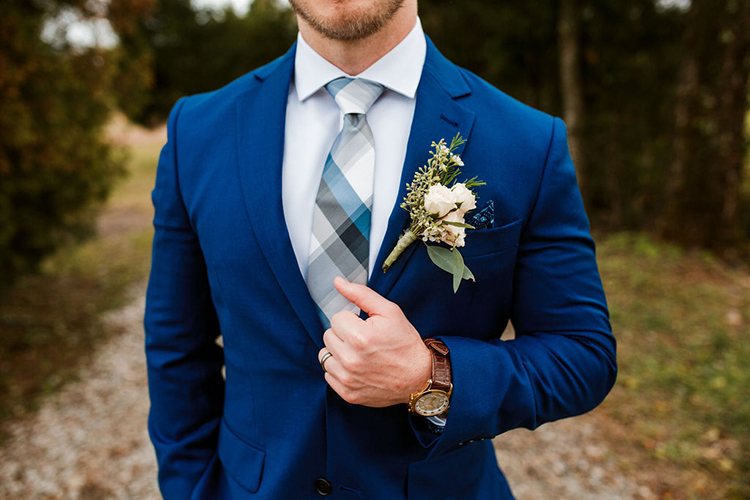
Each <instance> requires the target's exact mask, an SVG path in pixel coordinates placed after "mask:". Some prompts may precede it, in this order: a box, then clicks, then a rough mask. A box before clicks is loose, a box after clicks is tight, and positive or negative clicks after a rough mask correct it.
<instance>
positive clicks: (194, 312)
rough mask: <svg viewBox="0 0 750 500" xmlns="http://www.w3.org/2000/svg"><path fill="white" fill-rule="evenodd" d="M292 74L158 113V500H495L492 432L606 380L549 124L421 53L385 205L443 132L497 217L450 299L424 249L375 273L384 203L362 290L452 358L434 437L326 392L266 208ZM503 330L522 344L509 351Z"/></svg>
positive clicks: (595, 277) (585, 396)
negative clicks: (445, 406) (443, 418)
mask: <svg viewBox="0 0 750 500" xmlns="http://www.w3.org/2000/svg"><path fill="white" fill-rule="evenodd" d="M293 67H294V48H292V50H291V51H290V52H289V53H288V54H286V55H285V56H283V57H282V58H280V59H278V60H276V61H274V62H273V63H271V64H269V65H267V66H265V67H263V68H260V69H258V70H257V71H254V72H252V73H250V74H248V75H245V76H244V77H242V78H240V79H239V80H237V81H235V82H233V83H231V84H230V85H228V86H227V87H225V88H223V89H221V90H218V91H216V92H212V93H208V94H203V95H197V96H193V97H189V98H186V99H182V100H180V101H179V102H178V103H177V105H176V106H175V108H174V110H173V112H172V114H171V117H170V119H169V139H168V142H167V145H166V146H165V147H164V150H163V151H162V154H161V158H160V160H159V168H158V173H157V178H156V188H155V189H154V192H153V201H154V206H155V208H156V215H155V219H154V226H155V228H156V234H155V239H154V248H153V264H152V271H151V279H150V281H149V287H148V297H147V308H146V318H145V326H146V335H147V336H146V354H147V359H148V375H149V389H150V393H151V404H152V407H151V414H150V418H149V431H150V434H151V438H152V440H153V443H154V446H155V448H156V453H157V457H158V462H159V482H160V486H161V489H162V492H163V494H164V496H165V497H166V498H168V499H173V498H175V499H177V498H248V499H249V498H253V499H255V498H257V499H273V500H279V499H282V500H283V499H306V498H318V494H317V493H316V491H315V486H314V485H315V480H316V479H317V478H321V477H324V478H327V479H328V480H329V481H330V483H331V484H332V485H333V493H332V495H333V497H334V498H341V499H344V498H371V499H398V498H408V499H409V500H416V499H425V500H436V499H462V500H467V499H490V498H492V499H495V498H512V497H511V494H510V491H509V490H508V486H507V484H506V482H505V480H504V478H503V476H502V474H501V473H500V471H499V470H498V468H497V465H496V461H495V454H494V452H493V448H492V442H491V441H489V440H487V439H488V438H491V437H493V436H496V435H498V434H501V433H503V432H505V431H507V430H509V429H514V428H516V427H526V428H530V429H533V428H535V427H537V426H538V425H540V424H543V423H544V422H548V421H551V420H556V419H560V418H563V417H568V416H571V415H576V414H580V413H583V412H586V411H588V410H590V409H592V408H594V407H595V406H596V405H597V404H599V402H601V401H602V399H603V398H604V397H605V395H606V394H607V392H608V391H609V389H610V388H611V387H612V385H613V383H614V380H615V374H616V361H615V341H614V338H613V337H612V334H611V329H610V325H609V321H608V312H607V307H606V302H605V297H604V293H603V291H602V286H601V282H600V279H599V274H598V271H597V266H596V261H595V255H594V244H593V241H592V239H591V237H590V236H589V227H588V221H587V218H586V214H585V212H584V209H583V204H582V202H581V197H580V194H579V191H578V187H577V184H576V178H575V172H574V169H573V165H572V163H571V160H570V156H569V153H568V148H567V142H566V133H565V126H564V125H563V123H562V121H560V120H559V119H554V118H552V117H550V116H547V115H545V114H543V113H541V112H538V111H535V110H533V109H531V108H528V107H526V106H524V105H522V104H520V103H519V102H517V101H515V100H513V99H511V98H509V97H508V96H506V95H505V94H503V93H501V92H500V91H498V90H496V89H495V88H494V87H492V86H490V85H488V84H487V83H485V82H484V81H482V80H481V79H479V78H478V77H476V76H475V75H473V74H471V73H469V72H467V71H465V70H463V69H460V68H458V67H456V66H455V65H453V64H452V63H450V62H449V61H447V60H446V59H445V58H443V56H441V55H440V53H439V52H438V51H437V50H436V49H435V47H434V46H433V45H432V43H431V42H429V41H428V50H427V59H426V63H425V67H424V72H423V74H422V79H421V82H420V84H419V90H418V92H417V105H416V111H415V115H414V121H413V126H412V130H411V135H410V137H409V145H408V151H407V154H406V161H405V164H404V168H403V173H402V178H401V181H400V185H401V193H400V195H399V197H398V200H399V202H400V200H401V199H402V198H403V196H404V194H405V184H406V183H407V182H409V181H411V179H412V177H413V174H414V171H415V170H416V169H417V168H419V167H420V166H422V165H424V164H425V163H426V161H427V159H428V152H429V150H430V145H431V143H432V141H438V140H439V139H441V138H445V139H446V140H450V138H452V137H453V136H454V135H456V133H457V132H460V133H461V135H463V136H464V137H465V138H467V139H468V142H467V143H466V145H465V147H464V148H463V149H462V151H461V154H462V157H463V160H464V162H465V164H466V166H465V167H464V168H463V173H464V174H465V175H466V177H473V176H477V177H478V178H480V179H482V180H484V181H486V183H487V185H486V186H482V187H480V188H478V194H479V197H480V199H479V201H478V206H479V208H481V207H483V206H485V205H486V204H487V203H489V202H490V201H492V202H493V204H494V224H493V225H492V227H490V228H485V229H480V230H475V231H472V232H470V233H469V234H467V237H466V247H465V248H463V249H462V250H461V252H462V254H463V256H464V258H465V261H466V264H467V265H468V267H469V268H470V269H471V270H472V271H473V273H474V275H475V276H476V278H477V281H476V283H472V282H467V281H465V282H464V283H463V284H462V285H461V287H460V289H459V291H458V293H457V294H455V295H454V294H453V290H452V286H451V276H450V275H449V274H447V273H445V272H443V271H441V270H440V269H438V268H437V267H436V266H435V265H434V264H432V263H431V262H430V260H429V258H428V256H427V253H426V251H425V247H424V245H421V244H414V245H412V246H411V247H409V249H408V250H407V251H406V252H405V253H404V254H403V255H402V256H401V257H400V258H399V259H398V260H397V261H396V263H395V264H394V266H393V267H392V268H391V269H390V270H389V271H388V272H387V273H383V272H382V271H380V268H381V266H382V262H383V260H384V258H385V256H386V255H387V253H388V252H389V251H390V250H391V248H393V245H394V244H395V242H396V240H397V238H398V237H399V235H400V233H401V232H402V231H403V230H404V229H405V228H406V226H407V224H408V214H407V212H406V211H405V210H403V209H400V208H398V206H395V207H394V208H393V211H392V214H391V216H390V219H389V222H388V229H387V233H386V236H385V239H384V242H383V245H382V248H381V250H380V253H379V255H378V256H377V264H376V266H375V269H376V271H375V272H374V273H373V275H372V277H371V279H370V282H369V286H370V287H372V288H373V289H374V290H376V291H377V292H378V293H380V294H381V295H383V296H385V297H386V298H388V299H389V300H391V301H394V302H396V303H397V304H399V305H400V306H401V308H402V310H403V311H404V313H405V314H406V316H407V317H408V318H409V320H410V321H411V322H412V323H413V324H414V325H415V327H416V328H417V330H418V331H419V332H420V333H421V335H422V336H423V337H425V338H428V337H439V338H441V339H442V340H443V341H444V342H445V343H446V344H447V345H448V347H449V348H450V352H451V360H452V365H453V382H454V391H453V396H452V401H451V409H450V415H449V418H448V423H447V426H446V427H445V431H444V433H443V434H442V435H441V436H439V437H437V436H435V435H433V434H430V433H425V432H424V431H422V430H421V427H420V425H421V424H422V422H421V421H420V420H418V419H416V418H413V419H412V418H410V417H409V416H408V414H407V409H406V407H405V405H399V406H393V407H389V408H383V409H373V408H366V407H362V406H355V405H350V404H348V403H346V402H344V401H343V400H342V399H341V398H339V397H338V395H336V394H335V393H334V392H333V391H331V390H330V389H329V388H328V387H327V385H326V383H325V381H324V378H323V371H322V370H321V368H320V365H319V363H318V358H317V354H318V350H319V349H320V348H321V347H322V345H323V344H322V335H323V329H322V327H321V324H320V322H319V320H318V317H317V315H316V312H315V306H314V304H313V301H312V299H311V298H310V295H309V294H308V291H307V288H306V286H305V282H304V279H303V277H302V276H301V275H300V272H299V269H298V267H297V261H296V259H295V256H294V252H293V250H292V245H291V243H290V240H289V236H288V233H287V229H286V224H285V222H284V218H283V212H282V203H281V165H282V153H283V147H284V122H285V107H286V102H287V94H288V91H289V85H290V81H291V78H292V72H293ZM509 319H510V320H511V321H512V323H513V325H514V327H515V331H516V335H517V338H516V339H515V340H512V341H507V342H504V341H501V340H499V336H500V334H501V333H502V332H503V330H504V328H505V326H506V324H507V322H508V320H509ZM220 334H221V335H222V336H223V343H224V348H223V349H221V348H219V347H218V346H217V345H216V343H215V340H216V338H217V336H218V335H220ZM222 365H225V366H226V382H225V381H224V378H223V377H222V372H221V370H222Z"/></svg>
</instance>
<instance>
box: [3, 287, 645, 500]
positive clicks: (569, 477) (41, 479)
mask: <svg viewBox="0 0 750 500" xmlns="http://www.w3.org/2000/svg"><path fill="white" fill-rule="evenodd" d="M143 288H144V287H143V285H141V286H139V287H138V288H137V290H135V293H134V296H135V297H136V298H135V300H133V302H132V303H130V304H129V305H127V306H126V307H124V308H122V309H120V310H118V311H115V312H112V313H110V314H108V315H107V316H106V317H105V321H106V323H107V324H108V327H110V328H113V329H116V330H121V331H122V333H121V334H119V335H116V336H114V337H113V338H112V339H111V340H110V341H108V342H107V343H106V344H103V345H102V346H101V347H100V349H99V350H98V351H97V353H96V355H95V356H94V357H93V360H92V362H91V364H90V365H89V366H87V367H85V368H84V369H83V370H82V371H81V373H80V377H79V380H80V381H79V382H75V383H71V384H69V385H68V386H66V387H65V388H64V389H63V390H61V391H60V392H58V393H56V394H55V395H53V396H51V397H50V398H48V399H47V400H46V401H45V403H44V404H43V405H42V407H41V408H40V410H39V411H38V412H37V413H36V414H34V415H33V416H32V417H30V418H29V419H28V420H25V421H21V422H17V423H15V424H13V425H11V427H10V429H9V433H10V436H11V437H10V438H9V439H8V440H7V441H6V442H5V443H4V444H3V446H2V447H0V499H14V500H15V499H19V500H20V499H24V500H25V499H29V500H34V499H81V500H97V499H137V500H150V499H158V498H159V494H158V490H157V487H156V480H155V469H156V462H155V459H154V454H153V450H152V448H151V444H150V442H149V440H148V434H147V432H146V417H147V414H148V395H147V384H146V370H145V362H144V355H143V328H142V326H141V320H142V317H143V307H144V299H143ZM495 446H496V449H497V456H498V460H499V462H500V464H501V465H502V467H503V470H504V471H505V472H506V474H507V476H508V480H509V481H510V484H511V486H512V488H513V491H514V492H515V494H516V495H517V497H518V500H540V499H555V500H558V499H561V500H565V499H570V500H594V499H596V500H628V499H643V500H648V499H652V498H655V495H653V494H652V493H651V492H650V491H649V489H648V488H646V487H644V486H639V485H637V484H635V483H634V482H633V480H632V479H629V478H628V477H626V476H625V475H624V474H622V473H621V472H619V471H618V470H617V464H616V462H615V460H614V458H613V456H612V453H611V452H610V450H609V448H608V447H607V445H606V444H605V443H604V442H603V440H602V439H601V431H600V429H598V426H597V423H596V419H592V418H590V417H580V418H578V419H572V420H567V421H562V422H557V423H554V424H548V425H545V426H543V427H541V428H540V429H538V430H537V431H535V432H533V433H532V432H529V431H525V430H516V431H512V432H509V433H507V434H505V435H503V436H501V437H499V438H497V439H496V440H495ZM385 500H387V499H385Z"/></svg>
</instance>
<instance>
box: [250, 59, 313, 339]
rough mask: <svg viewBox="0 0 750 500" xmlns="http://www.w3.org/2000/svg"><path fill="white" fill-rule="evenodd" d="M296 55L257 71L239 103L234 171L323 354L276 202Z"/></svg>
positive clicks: (270, 255) (274, 265)
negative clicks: (250, 85)
mask: <svg viewBox="0 0 750 500" xmlns="http://www.w3.org/2000/svg"><path fill="white" fill-rule="evenodd" d="M295 50H296V45H295V46H293V47H292V49H291V50H289V52H287V54H286V55H285V56H283V57H282V58H281V59H279V60H278V61H276V62H274V63H271V65H269V66H267V67H265V68H261V69H260V70H258V71H257V72H256V78H257V79H258V80H259V82H257V84H256V86H255V87H253V88H251V89H250V90H248V91H247V92H246V93H245V94H243V95H242V96H241V97H239V99H238V102H237V115H236V116H237V126H236V131H237V149H238V159H239V161H238V165H237V166H238V169H239V177H240V181H241V186H242V192H243V197H244V199H245V208H246V209H247V212H248V218H249V220H250V224H251V226H252V228H253V232H254V233H255V237H256V238H257V241H258V245H259V246H260V248H261V251H262V252H263V255H264V256H265V258H266V261H267V262H268V266H269V267H270V268H271V271H272V272H273V274H274V276H275V277H276V281H277V282H278V284H279V286H280V287H281V289H282V290H283V291H284V294H285V295H286V297H287V299H288V300H289V303H290V304H291V306H292V307H293V308H294V311H295V312H296V313H297V316H299V318H300V321H301V322H302V324H303V325H304V326H305V329H306V330H307V332H308V334H309V335H310V337H311V338H312V340H313V342H315V344H316V345H317V346H318V347H320V348H322V347H323V327H322V325H321V324H320V320H319V319H318V315H317V313H316V310H315V303H314V302H313V300H312V298H311V297H310V293H309V292H308V290H307V286H306V285H305V280H304V278H303V277H302V274H301V273H300V272H299V268H298V267H297V258H296V257H295V255H294V249H293V247H292V242H291V239H290V238H289V232H288V230H287V225H286V220H285V219H284V209H283V205H282V198H281V179H282V177H281V169H282V164H283V163H282V162H283V156H284V136H285V129H286V106H287V98H288V94H289V85H290V84H291V79H292V73H293V71H294V54H295Z"/></svg>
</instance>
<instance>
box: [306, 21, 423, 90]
mask: <svg viewBox="0 0 750 500" xmlns="http://www.w3.org/2000/svg"><path fill="white" fill-rule="evenodd" d="M426 53H427V42H426V41H425V37H424V31H422V24H421V22H420V21H419V18H417V22H416V23H415V25H414V28H412V30H411V32H409V34H408V35H406V38H404V39H403V40H401V42H400V43H399V44H398V45H396V46H395V47H394V48H393V49H391V51H390V52H388V53H387V54H386V55H384V56H383V57H381V58H380V59H378V60H377V61H376V62H375V63H374V64H373V65H372V66H370V67H369V68H367V69H366V70H365V71H363V72H362V73H360V74H359V75H356V76H357V77H358V78H364V79H366V80H370V81H373V82H376V83H379V84H381V85H383V86H384V87H386V88H388V89H391V90H393V91H394V92H398V93H399V94H402V95H404V96H406V97H408V98H410V99H411V98H414V96H415V95H416V94H417V87H418V86H419V79H420V78H421V76H422V67H423V66H424V61H425V56H426ZM342 76H351V75H347V74H346V73H344V72H343V71H341V70H340V69H339V68H337V67H336V66H334V65H333V64H331V63H330V62H328V61H327V60H325V59H324V58H323V57H322V56H321V55H320V54H318V53H317V52H315V51H314V50H313V48H312V47H310V46H309V45H308V44H307V42H305V40H304V38H302V35H301V34H298V35H297V51H296V54H295V57H294V86H295V89H296V91H297V98H298V99H299V100H300V101H304V100H305V99H307V98H308V97H310V96H311V95H313V94H314V93H316V92H317V91H318V90H320V89H321V88H323V87H324V86H325V85H326V84H327V83H328V82H330V81H331V80H333V79H335V78H339V77H342Z"/></svg>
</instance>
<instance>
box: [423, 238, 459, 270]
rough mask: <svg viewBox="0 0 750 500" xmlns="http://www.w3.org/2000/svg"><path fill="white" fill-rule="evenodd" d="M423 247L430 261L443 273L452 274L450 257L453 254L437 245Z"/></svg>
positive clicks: (451, 258)
mask: <svg viewBox="0 0 750 500" xmlns="http://www.w3.org/2000/svg"><path fill="white" fill-rule="evenodd" d="M425 246H426V247H427V255H428V256H429V257H430V260H431V261H432V262H433V263H434V264H435V265H436V266H438V267H439V268H440V269H442V270H443V271H445V272H447V273H451V274H453V269H454V268H453V255H451V254H452V253H453V252H451V251H450V250H448V249H447V248H443V247H439V246H437V245H425Z"/></svg>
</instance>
